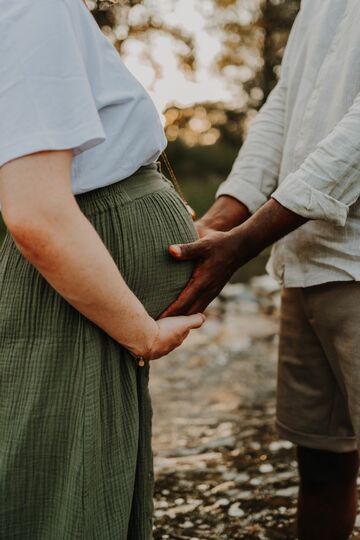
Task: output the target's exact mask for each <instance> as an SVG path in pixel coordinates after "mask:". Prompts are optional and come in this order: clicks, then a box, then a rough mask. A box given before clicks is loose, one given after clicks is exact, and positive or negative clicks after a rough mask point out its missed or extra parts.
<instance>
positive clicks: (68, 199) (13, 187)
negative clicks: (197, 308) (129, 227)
mask: <svg viewBox="0 0 360 540" xmlns="http://www.w3.org/2000/svg"><path fill="white" fill-rule="evenodd" d="M72 159H73V152H72V150H71V149H70V150H61V151H44V152H37V153H34V154H29V155H27V156H23V157H20V158H18V159H15V160H13V161H9V162H8V163H6V164H5V165H3V166H2V167H1V168H0V203H1V211H2V215H3V219H4V221H5V224H6V226H7V228H8V231H9V233H10V234H11V236H12V238H13V240H14V242H15V244H16V246H17V248H18V249H19V250H20V252H21V253H22V255H23V256H24V257H25V258H26V259H27V260H28V261H29V262H30V263H31V264H32V265H33V266H34V267H35V268H36V269H37V270H38V271H39V272H40V273H41V274H42V276H43V277H44V278H45V279H46V280H47V281H48V283H49V284H50V285H51V286H52V287H53V288H54V289H55V290H56V291H57V292H58V293H59V294H60V295H61V296H62V297H63V298H64V299H65V300H66V301H67V302H69V304H71V305H72V306H73V307H74V308H76V309H77V310H78V311H79V312H80V313H82V314H83V315H84V316H85V317H87V318H88V319H89V320H91V321H92V322H94V323H95V324H97V325H98V326H99V327H100V328H102V329H103V330H104V331H105V332H106V333H107V334H108V335H109V336H111V337H112V338H113V339H115V340H116V341H117V342H118V343H119V344H121V345H122V346H124V347H125V348H126V349H128V350H129V351H130V352H131V353H132V354H133V355H135V356H142V357H144V359H146V360H154V359H156V358H160V357H162V356H164V355H166V354H168V353H169V352H170V351H172V350H173V349H175V348H176V347H178V346H179V345H181V343H182V342H183V341H184V339H185V338H186V337H187V336H188V335H189V333H190V331H191V330H192V329H194V328H199V327H200V326H201V325H202V324H203V323H204V320H205V317H204V316H203V315H202V314H200V313H199V314H195V315H192V316H180V317H171V318H164V319H162V320H161V321H155V320H154V319H153V318H151V317H150V316H149V315H148V313H147V312H146V310H145V308H144V306H143V305H142V304H141V302H140V301H139V300H138V299H137V297H136V296H135V295H134V294H133V293H132V292H131V290H130V289H129V287H128V286H127V285H126V283H125V281H124V279H123V278H122V276H121V274H120V272H119V269H118V267H117V266H116V264H115V262H114V260H113V259H112V257H111V255H110V253H109V251H108V250H107V249H106V247H105V245H104V244H103V242H102V240H101V238H100V237H99V235H98V234H97V232H96V231H95V229H94V227H93V226H92V225H91V223H90V222H89V221H88V219H87V218H86V217H85V216H84V214H83V213H82V212H81V210H80V208H79V206H78V204H77V202H76V199H75V197H74V195H73V193H72V190H71V164H72Z"/></svg>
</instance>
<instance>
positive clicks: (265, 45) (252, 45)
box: [210, 0, 300, 109]
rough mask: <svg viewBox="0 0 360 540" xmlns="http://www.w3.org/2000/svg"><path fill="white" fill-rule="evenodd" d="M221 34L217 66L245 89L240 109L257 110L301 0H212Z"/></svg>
mask: <svg viewBox="0 0 360 540" xmlns="http://www.w3.org/2000/svg"><path fill="white" fill-rule="evenodd" d="M213 2H214V6H215V9H216V12H217V16H216V17H215V23H212V22H211V23H210V24H211V25H212V26H213V27H214V30H215V29H216V28H220V31H221V33H222V50H221V53H220V54H219V55H218V57H217V58H216V60H215V64H216V67H217V69H219V70H220V71H221V72H222V73H223V74H224V75H225V76H227V77H228V78H229V79H230V81H231V82H232V84H235V85H236V86H237V87H238V88H239V87H240V88H241V87H242V88H243V89H244V90H245V96H246V97H245V99H244V103H243V108H246V109H251V108H255V109H258V108H259V107H260V106H261V105H262V104H263V103H264V101H265V100H266V98H267V96H268V95H269V93H270V91H271V90H272V88H273V87H274V86H275V84H276V82H277V80H278V76H279V72H280V64H281V60H282V56H283V52H284V49H285V45H286V42H287V40H288V36H289V32H290V30H291V27H292V24H293V22H294V19H295V16H296V14H297V13H298V11H299V8H300V0H213Z"/></svg>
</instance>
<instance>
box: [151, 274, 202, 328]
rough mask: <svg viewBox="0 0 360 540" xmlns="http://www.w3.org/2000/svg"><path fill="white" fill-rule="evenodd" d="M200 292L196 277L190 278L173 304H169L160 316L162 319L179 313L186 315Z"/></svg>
mask: <svg viewBox="0 0 360 540" xmlns="http://www.w3.org/2000/svg"><path fill="white" fill-rule="evenodd" d="M194 277H195V276H194ZM201 294H202V291H201V288H200V287H199V285H198V284H197V281H196V279H194V278H191V279H190V281H189V283H188V285H187V286H186V287H185V289H184V290H183V291H182V293H181V294H180V296H179V297H178V298H177V299H176V300H175V302H174V303H173V304H171V306H170V307H168V309H167V310H166V311H165V312H164V313H163V314H162V315H161V317H160V318H161V319H163V318H164V317H176V316H179V315H186V314H187V312H188V311H189V310H190V308H191V307H192V305H193V304H194V303H195V302H196V300H198V297H199V296H200V295H201Z"/></svg>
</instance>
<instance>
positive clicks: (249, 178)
mask: <svg viewBox="0 0 360 540" xmlns="http://www.w3.org/2000/svg"><path fill="white" fill-rule="evenodd" d="M299 19H300V14H299V15H298V17H297V18H296V20H295V22H294V24H293V27H292V29H291V32H290V36H289V40H288V43H287V46H286V50H285V53H284V58H283V61H282V65H281V76H280V79H279V82H278V84H277V85H276V86H275V88H274V89H273V91H272V92H271V93H270V95H269V97H268V99H267V101H266V103H265V105H264V106H263V107H262V108H261V110H260V111H259V113H258V115H257V117H256V119H255V121H254V122H253V124H252V126H251V128H250V130H249V133H248V136H247V137H246V140H245V142H244V144H243V146H242V148H241V149H240V152H239V154H238V157H237V159H236V160H235V163H234V165H233V168H232V170H231V173H230V175H229V177H228V179H227V180H226V181H225V182H223V183H222V184H221V185H220V187H219V189H218V191H217V194H216V197H217V199H216V201H215V203H214V204H213V205H212V207H211V208H210V210H208V212H207V213H206V214H205V215H204V216H203V217H202V218H201V219H200V220H199V221H198V222H197V228H198V231H199V234H200V236H203V235H204V234H206V232H207V231H208V230H209V229H213V230H219V231H228V230H230V229H232V228H233V227H236V226H237V225H240V224H241V223H243V222H244V221H246V220H247V219H248V218H249V217H250V216H251V214H253V213H254V212H256V210H258V208H260V207H261V206H262V205H263V204H265V203H266V201H267V200H268V199H269V197H270V196H271V194H272V193H273V191H274V190H275V189H276V187H277V184H278V177H279V171H280V163H281V158H282V153H283V144H284V131H285V107H286V93H287V81H288V71H289V66H290V63H291V54H292V50H293V48H294V46H296V40H297V38H298V32H297V27H298V24H299Z"/></svg>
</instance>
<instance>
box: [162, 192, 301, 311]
mask: <svg viewBox="0 0 360 540" xmlns="http://www.w3.org/2000/svg"><path fill="white" fill-rule="evenodd" d="M306 221H307V220H306V219H305V218H303V217H302V216H299V215H298V214H295V213H294V212H292V211H291V210H288V209H287V208H285V207H284V206H282V205H281V204H280V203H278V202H277V201H276V200H275V199H270V200H269V201H268V202H267V203H266V204H264V205H263V206H262V207H261V208H260V209H259V210H258V211H257V212H255V213H254V214H253V215H252V216H250V212H249V210H248V209H247V208H246V206H244V205H243V204H242V203H240V202H239V201H237V200H236V199H233V198H232V197H227V196H223V197H219V199H218V200H217V201H216V202H215V204H214V205H213V207H212V208H211V209H210V210H209V212H208V213H207V214H206V215H205V216H204V217H203V218H202V219H201V220H200V221H199V222H198V223H197V229H198V232H199V235H200V239H199V240H197V241H195V242H193V243H191V244H183V245H177V246H170V247H169V253H170V254H171V255H172V256H173V257H174V258H175V259H177V260H178V261H186V260H196V261H197V265H196V267H195V270H194V272H193V275H192V277H191V279H190V281H189V283H188V284H187V286H186V288H185V289H184V290H183V292H182V293H181V294H180V296H179V297H178V299H177V300H176V301H175V302H174V303H173V304H172V305H171V306H170V307H169V308H168V309H167V310H166V311H165V312H164V313H163V314H162V315H161V318H162V317H171V316H176V315H190V314H194V313H199V312H203V311H204V310H205V309H206V307H207V306H208V305H209V304H210V302H212V300H214V298H216V296H218V294H219V293H220V291H221V290H222V289H223V288H224V286H225V285H226V283H227V282H228V281H229V279H230V278H231V276H232V275H233V274H234V272H235V271H236V270H237V269H238V268H240V267H241V266H243V265H244V264H246V263H247V262H248V261H250V260H251V259H253V258H254V257H256V256H257V255H258V254H259V253H260V252H261V251H262V250H263V249H265V248H266V247H268V246H270V245H271V244H273V243H274V242H276V241H277V240H280V238H282V237H283V236H286V235H287V234H289V233H290V232H292V231H294V230H295V229H297V228H298V227H300V226H301V225H303V224H304V223H306Z"/></svg>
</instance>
